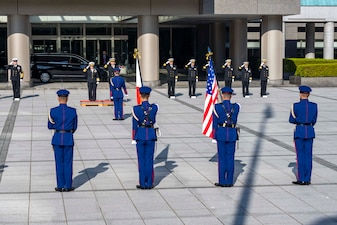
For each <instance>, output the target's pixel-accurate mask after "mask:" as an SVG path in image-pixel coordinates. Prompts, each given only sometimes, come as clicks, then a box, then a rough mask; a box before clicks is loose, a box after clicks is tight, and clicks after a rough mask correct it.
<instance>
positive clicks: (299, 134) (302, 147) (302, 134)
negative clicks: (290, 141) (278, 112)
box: [289, 86, 318, 185]
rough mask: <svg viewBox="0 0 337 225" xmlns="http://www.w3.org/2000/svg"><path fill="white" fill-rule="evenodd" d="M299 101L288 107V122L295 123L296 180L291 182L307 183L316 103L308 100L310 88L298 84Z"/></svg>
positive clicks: (310, 163) (315, 117)
mask: <svg viewBox="0 0 337 225" xmlns="http://www.w3.org/2000/svg"><path fill="white" fill-rule="evenodd" d="M299 90H300V101H299V102H297V103H294V104H293V105H292V106H291V109H290V116H289V122H290V123H293V124H295V125H296V128H295V132H294V141H295V149H296V155H297V167H298V168H297V181H293V184H299V185H309V184H310V182H311V171H312V144H313V141H314V138H315V130H314V125H315V123H316V120H317V113H318V110H317V104H316V103H313V102H310V101H309V99H308V98H309V95H310V92H311V88H310V87H308V86H300V87H299Z"/></svg>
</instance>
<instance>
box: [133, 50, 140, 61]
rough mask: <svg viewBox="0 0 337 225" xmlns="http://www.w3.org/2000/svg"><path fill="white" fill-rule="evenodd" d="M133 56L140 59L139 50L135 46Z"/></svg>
mask: <svg viewBox="0 0 337 225" xmlns="http://www.w3.org/2000/svg"><path fill="white" fill-rule="evenodd" d="M133 58H134V59H137V58H139V59H140V54H139V51H138V49H137V48H135V49H134V50H133Z"/></svg>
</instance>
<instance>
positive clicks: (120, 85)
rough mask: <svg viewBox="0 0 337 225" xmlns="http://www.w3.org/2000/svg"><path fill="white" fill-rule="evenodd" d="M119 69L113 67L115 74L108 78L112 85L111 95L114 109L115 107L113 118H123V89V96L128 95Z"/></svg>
mask: <svg viewBox="0 0 337 225" xmlns="http://www.w3.org/2000/svg"><path fill="white" fill-rule="evenodd" d="M119 73H120V69H119V68H116V69H115V72H114V74H115V76H114V77H112V78H111V79H110V84H111V86H112V97H113V101H114V109H115V118H114V119H113V120H124V113H123V98H124V95H123V91H122V89H123V90H124V93H125V96H128V92H127V90H126V86H125V81H124V79H123V78H122V77H121V76H120V75H119Z"/></svg>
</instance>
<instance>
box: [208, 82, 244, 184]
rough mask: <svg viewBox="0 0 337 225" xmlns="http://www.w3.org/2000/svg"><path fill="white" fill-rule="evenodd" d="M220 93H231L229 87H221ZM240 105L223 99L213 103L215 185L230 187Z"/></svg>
mask: <svg viewBox="0 0 337 225" xmlns="http://www.w3.org/2000/svg"><path fill="white" fill-rule="evenodd" d="M221 91H222V93H229V94H232V93H233V90H232V89H231V88H229V87H224V88H222V89H221ZM239 111H240V105H239V104H237V103H233V104H232V103H231V102H230V100H224V101H223V102H222V103H218V104H215V106H214V111H213V138H214V139H215V140H216V141H217V149H218V175H219V183H215V185H216V186H221V187H231V186H233V179H234V153H235V145H236V140H237V139H238V134H237V132H236V123H237V118H238V115H239Z"/></svg>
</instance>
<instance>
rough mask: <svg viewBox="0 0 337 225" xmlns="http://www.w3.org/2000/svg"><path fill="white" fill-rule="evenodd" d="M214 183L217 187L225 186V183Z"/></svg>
mask: <svg viewBox="0 0 337 225" xmlns="http://www.w3.org/2000/svg"><path fill="white" fill-rule="evenodd" d="M214 185H215V186H217V187H225V185H223V184H219V183H215V184H214Z"/></svg>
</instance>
